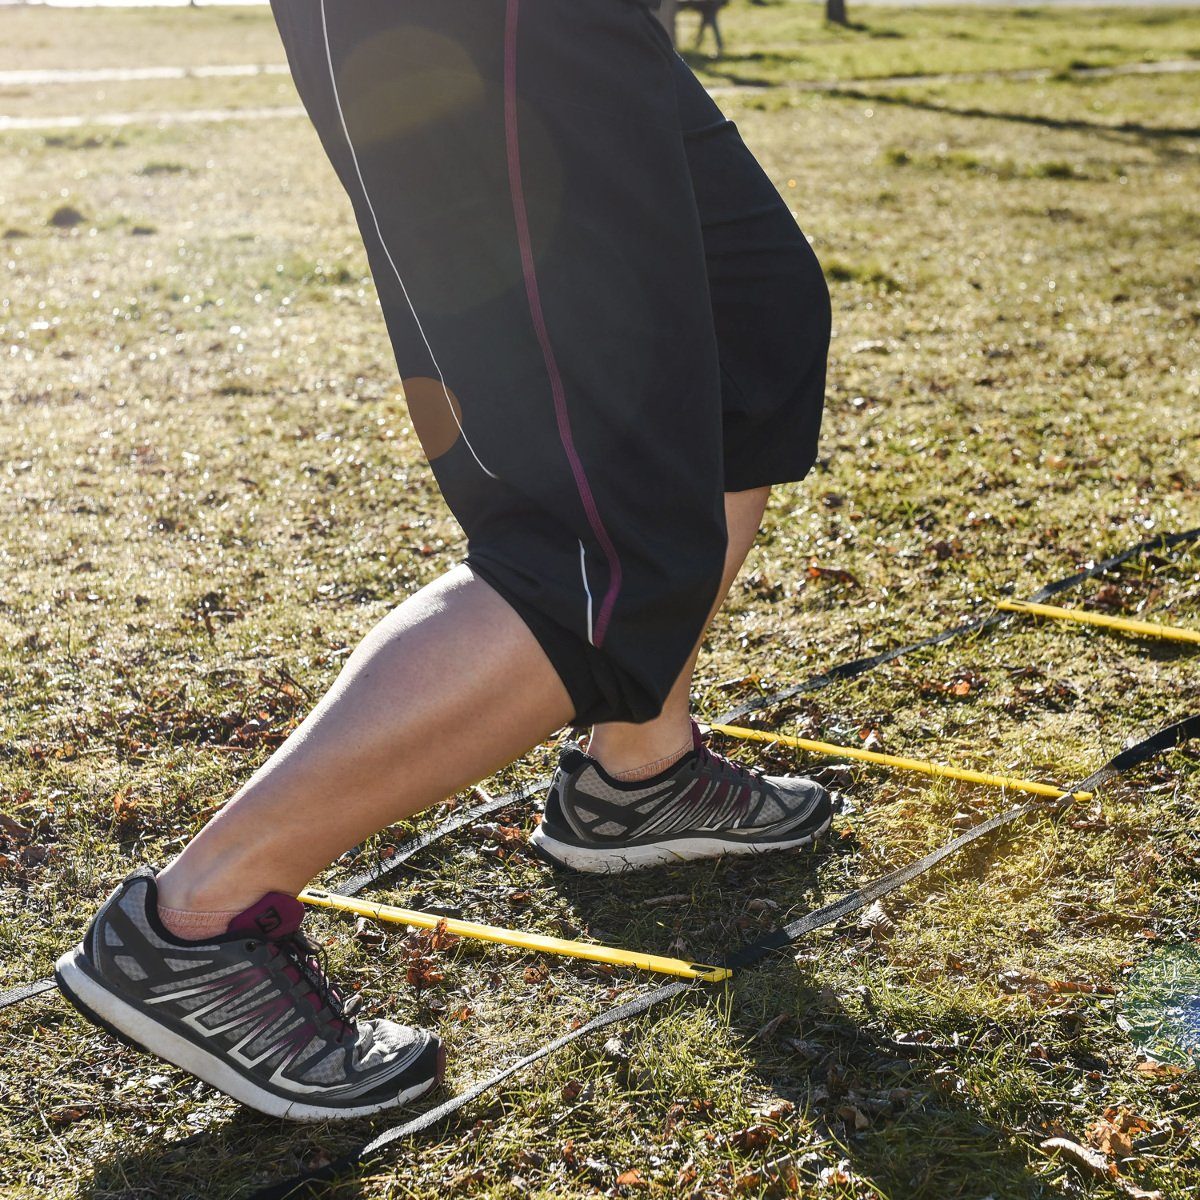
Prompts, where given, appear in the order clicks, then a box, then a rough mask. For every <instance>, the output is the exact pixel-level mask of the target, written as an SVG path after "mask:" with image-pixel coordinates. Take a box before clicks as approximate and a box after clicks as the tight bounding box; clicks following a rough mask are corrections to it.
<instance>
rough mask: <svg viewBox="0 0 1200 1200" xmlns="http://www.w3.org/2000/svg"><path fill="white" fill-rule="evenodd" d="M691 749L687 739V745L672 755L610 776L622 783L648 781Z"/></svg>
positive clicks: (614, 772)
mask: <svg viewBox="0 0 1200 1200" xmlns="http://www.w3.org/2000/svg"><path fill="white" fill-rule="evenodd" d="M691 749H692V743H691V741H690V739H689V741H688V744H687V745H686V746H683V747H681V748H680V749H679V750H676V751H675V753H674V754H668V755H666V756H665V757H663V758H659V759H655V761H654V762H651V763H644V764H643V765H642V766H640V767H631V768H630V769H629V770H627V771H613V772H611V774H612V777H613V778H614V779H619V780H621V782H622V783H635V782H637V780H639V779H649V778H650V777H651V776H652V775H657V774H658V773H659V772H660V771H665V770H666V769H667V768H668V767H670V766H673V765H674V764H675V763H677V762H678V761H679V760H680V759H681V758H683V756H684V755H685V754H687V753H688V751H689V750H691Z"/></svg>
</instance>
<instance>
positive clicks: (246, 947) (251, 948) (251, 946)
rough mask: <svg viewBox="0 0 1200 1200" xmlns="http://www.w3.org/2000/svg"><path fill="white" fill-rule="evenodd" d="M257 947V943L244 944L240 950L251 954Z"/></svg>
mask: <svg viewBox="0 0 1200 1200" xmlns="http://www.w3.org/2000/svg"><path fill="white" fill-rule="evenodd" d="M257 946H258V943H257V942H245V943H243V945H242V949H243V950H246V951H250V952H253V951H254V950H255V949H256V948H257Z"/></svg>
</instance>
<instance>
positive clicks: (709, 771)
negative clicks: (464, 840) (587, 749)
mask: <svg viewBox="0 0 1200 1200" xmlns="http://www.w3.org/2000/svg"><path fill="white" fill-rule="evenodd" d="M832 815H833V805H832V803H831V801H830V799H829V794H828V793H827V792H826V791H825V789H824V788H823V787H821V785H820V784H818V783H814V782H813V781H812V780H811V779H802V778H800V777H799V776H795V775H765V774H763V772H762V771H761V770H759V769H758V768H757V767H744V766H742V765H741V764H739V763H736V762H732V761H730V760H729V759H728V758H724V757H722V756H721V755H720V754H715V753H713V751H711V750H710V749H709V748H708V747H707V746H705V745H704V741H703V739H702V737H701V735H700V729H699V726H697V725H696V723H695V722H694V721H693V722H692V750H691V751H690V752H689V753H688V754H686V755H684V757H683V758H682V759H680V760H679V762H677V763H675V764H674V765H673V766H671V767H668V768H667V770H665V771H663V772H662V773H661V774H658V775H655V776H653V777H652V778H650V779H639V780H638V781H637V782H635V783H627V782H624V781H622V780H619V779H614V778H613V777H612V776H611V775H609V774H608V772H607V771H605V769H604V768H603V767H602V766H601V765H600V763H599V762H598V761H597V760H596V759H594V758H592V757H590V756H589V755H587V754H585V753H584V752H583V750H582V749H581V748H580V747H579V746H577V745H576V744H575V743H573V742H571V743H568V744H567V746H566V747H565V748H564V749H563V751H562V753H561V755H560V757H559V764H558V770H557V771H556V772H555V774H554V779H553V781H552V782H551V785H550V793H549V795H548V797H547V799H546V812H545V815H544V816H543V818H542V822H541V824H540V825H539V826H538V827H537V829H536V830H534V833H533V837H532V839H531V845H532V846H533V848H534V850H535V851H537V853H538V854H539V855H541V856H542V857H543V858H545V859H548V860H549V861H550V862H552V863H555V864H556V865H558V866H563V867H570V868H572V869H574V870H577V871H592V872H597V873H600V874H607V873H609V872H615V871H632V870H636V869H638V868H639V867H657V866H662V865H663V864H665V863H672V862H682V861H686V860H688V859H694V858H713V857H716V856H717V855H721V854H760V853H763V852H765V851H768V850H790V849H793V848H794V847H797V846H806V845H808V844H809V843H810V842H811V841H813V840H814V839H815V838H817V837H819V836H820V835H821V834H822V833H824V832H825V830H826V829H828V828H829V822H830V819H831V817H832Z"/></svg>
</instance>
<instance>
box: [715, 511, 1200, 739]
mask: <svg viewBox="0 0 1200 1200" xmlns="http://www.w3.org/2000/svg"><path fill="white" fill-rule="evenodd" d="M1197 539H1200V529H1189V530H1186V531H1185V532H1183V533H1163V534H1159V535H1158V536H1157V537H1153V538H1150V539H1149V540H1148V541H1145V542H1139V543H1138V544H1137V545H1136V546H1130V547H1129V549H1128V550H1122V551H1121V552H1120V554H1114V555H1113V556H1112V558H1106V559H1105V560H1104V561H1103V562H1098V563H1094V564H1093V565H1092V566H1090V567H1087V568H1086V569H1085V570H1082V571H1077V572H1075V574H1073V575H1065V576H1063V578H1062V579H1056V580H1054V582H1053V583H1047V584H1045V585H1044V586H1042V587H1040V588H1038V590H1037V591H1036V592H1034V593H1033V595H1032V596H1029V597H1028V598H1027V599H1026V601H1025V603H1027V604H1042V603H1043V602H1044V601H1046V600H1049V599H1050V597H1051V596H1057V595H1059V593H1061V592H1066V591H1069V590H1070V589H1071V588H1073V587H1078V586H1079V585H1080V584H1081V583H1086V582H1087V581H1088V580H1089V579H1095V578H1096V576H1097V575H1103V574H1104V572H1105V571H1111V570H1112V569H1113V567H1119V566H1120V565H1121V564H1122V563H1124V562H1128V561H1129V560H1130V559H1131V558H1136V557H1137V556H1138V555H1139V554H1149V553H1150V552H1151V551H1154V550H1170V549H1173V548H1174V547H1175V546H1180V545H1183V544H1184V543H1186V542H1194V541H1196V540H1197ZM1013 615H1014V614H1012V613H1008V612H993V613H992V614H991V616H987V617H975V618H973V619H971V620H969V621H964V622H962V624H960V625H955V626H954V627H953V628H951V629H944V630H942V632H941V633H934V634H931V635H930V636H929V637H927V638H922V639H921V640H920V641H919V642H910V643H909V644H908V645H907V646H895V647H893V648H892V649H891V650H884V651H882V652H881V653H879V654H872V655H871V656H870V657H869V658H856V659H854V660H853V661H852V662H846V663H839V664H838V665H837V666H836V667H830V668H829V670H828V671H825V672H824V673H823V674H821V675H813V676H811V677H810V678H808V679H805V680H804V681H803V682H802V683H796V684H793V685H792V686H791V687H786V688H784V689H783V691H781V692H773V693H771V694H770V695H768V696H756V697H755V698H754V699H753V700H750V701H748V702H747V703H745V704H743V705H740V706H739V707H738V708H734V709H731V710H730V711H729V712H727V713H724V714H723V715H722V716H720V717H718V718H717V720H716V722H715V723H716V724H718V725H734V724H736V723H737V722H738V721H739V720H741V719H742V718H743V717H746V716H748V715H749V714H750V713H753V712H758V711H759V710H760V709H764V708H770V707H771V706H772V705H775V704H781V703H782V702H783V701H784V700H790V699H792V697H793V696H799V695H800V694H801V693H803V692H819V691H821V689H822V688H827V687H829V686H830V685H831V684H834V683H839V682H841V681H842V680H843V679H853V678H854V677H855V676H856V675H863V674H865V673H866V672H867V671H873V670H875V668H876V667H882V666H883V665H884V664H885V663H890V662H894V661H895V660H896V659H897V658H903V657H904V655H906V654H912V653H913V652H914V651H916V650H927V649H928V648H929V647H930V646H940V645H941V644H942V643H943V642H948V641H950V640H951V639H952V638H956V637H962V636H963V635H964V634H967V633H979V632H981V631H982V630H984V629H991V628H992V627H993V626H995V625H999V624H1000V623H1001V622H1002V621H1008V620H1011V619H1012V617H1013Z"/></svg>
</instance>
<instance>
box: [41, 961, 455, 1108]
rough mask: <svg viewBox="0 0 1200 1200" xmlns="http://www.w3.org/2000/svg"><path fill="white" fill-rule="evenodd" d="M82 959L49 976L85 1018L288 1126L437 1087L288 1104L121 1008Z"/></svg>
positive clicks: (390, 1104)
mask: <svg viewBox="0 0 1200 1200" xmlns="http://www.w3.org/2000/svg"><path fill="white" fill-rule="evenodd" d="M82 957H83V951H82V948H80V947H78V946H77V947H76V948H75V949H74V950H68V951H67V953H66V954H64V955H63V956H62V957H61V958H60V959H59V960H58V962H57V963H55V964H54V975H55V979H56V980H57V982H58V986H59V990H60V991H62V992H63V994H64V995H65V996H66V997H67V999H68V1000H70V1001H71V1002H72V1003H73V1004H74V1005H75V1006H76V1007H77V1008H79V1010H80V1012H81V1013H82V1014H83V1015H84V1016H85V1017H88V1018H89V1019H94V1018H95V1017H99V1018H100V1020H101V1022H103V1023H104V1024H106V1025H109V1026H111V1027H112V1032H115V1033H117V1034H119V1035H121V1036H123V1037H125V1038H128V1039H130V1041H131V1042H133V1043H135V1044H136V1045H137V1046H138V1047H139V1048H141V1049H142V1050H147V1051H149V1052H150V1053H151V1054H156V1055H158V1057H159V1058H162V1059H165V1060H166V1061H167V1062H169V1063H171V1064H173V1065H174V1066H177V1067H182V1068H183V1069H184V1070H185V1071H188V1072H190V1073H191V1074H192V1075H195V1076H196V1078H197V1079H202V1080H203V1081H204V1082H205V1083H207V1084H211V1085H212V1086H213V1087H215V1088H216V1089H217V1090H218V1091H220V1092H224V1093H225V1095H227V1096H231V1097H233V1099H234V1100H237V1101H240V1102H241V1103H242V1104H245V1105H246V1106H247V1107H248V1108H253V1109H256V1110H257V1111H258V1112H261V1113H266V1114H267V1115H268V1116H270V1117H284V1118H286V1119H288V1120H292V1121H331V1120H344V1119H348V1118H350V1117H367V1116H370V1115H371V1114H372V1113H377V1112H382V1111H384V1110H385V1109H389V1108H397V1107H399V1106H400V1105H403V1104H408V1103H410V1102H411V1101H413V1100H416V1099H418V1098H419V1097H420V1096H423V1095H424V1094H425V1093H426V1092H428V1091H429V1090H430V1089H431V1088H432V1087H433V1086H434V1085H435V1084H436V1083H437V1082H438V1078H439V1075H435V1076H434V1078H432V1079H430V1080H428V1081H423V1082H421V1083H418V1084H415V1085H414V1086H413V1087H410V1088H407V1089H405V1090H404V1091H403V1092H400V1093H399V1094H398V1095H397V1096H396V1097H395V1099H393V1100H386V1101H383V1102H382V1103H379V1104H369V1105H361V1106H359V1107H358V1108H327V1107H322V1106H321V1105H320V1104H310V1103H307V1102H305V1101H302V1100H287V1099H285V1098H284V1097H282V1096H278V1095H276V1094H275V1093H274V1092H268V1091H266V1090H265V1089H263V1088H260V1087H258V1086H257V1084H255V1083H253V1082H252V1081H251V1080H249V1079H247V1078H246V1077H245V1076H244V1075H242V1074H241V1073H240V1072H239V1071H237V1070H236V1069H235V1068H233V1067H231V1066H230V1065H229V1064H228V1063H227V1062H225V1061H224V1060H223V1059H221V1058H219V1057H218V1056H216V1055H214V1054H210V1053H208V1051H206V1050H204V1049H202V1048H201V1047H200V1046H197V1045H196V1044H195V1043H194V1042H191V1041H189V1040H188V1039H187V1038H185V1037H182V1036H180V1035H179V1034H177V1033H175V1032H174V1031H173V1030H171V1029H168V1028H167V1027H166V1026H165V1025H162V1024H161V1023H160V1022H158V1021H155V1020H154V1019H153V1018H151V1017H148V1016H146V1014H145V1013H142V1012H140V1011H139V1010H138V1009H136V1008H134V1007H133V1006H132V1005H130V1004H126V1003H125V1001H124V1000H122V999H121V998H120V997H119V996H116V995H114V994H113V993H112V992H111V991H109V990H108V988H106V987H104V986H103V985H101V984H99V983H97V982H96V981H95V980H94V979H93V978H92V976H91V975H90V974H88V972H87V971H86V970H84V968H83V967H81V966H80V965H79V960H80V959H81V958H82ZM439 1074H440V1060H439Z"/></svg>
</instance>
